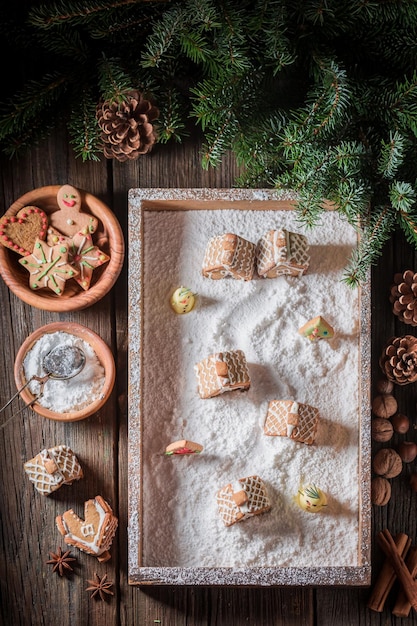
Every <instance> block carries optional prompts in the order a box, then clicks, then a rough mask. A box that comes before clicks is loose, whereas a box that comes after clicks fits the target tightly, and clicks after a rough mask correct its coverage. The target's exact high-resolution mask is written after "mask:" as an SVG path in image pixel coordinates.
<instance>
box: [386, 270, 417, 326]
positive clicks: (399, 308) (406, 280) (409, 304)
mask: <svg viewBox="0 0 417 626" xmlns="http://www.w3.org/2000/svg"><path fill="white" fill-rule="evenodd" d="M389 299H390V302H391V304H392V305H393V308H392V311H393V313H394V315H397V316H398V318H399V319H400V320H401V322H404V324H411V326H417V274H414V272H413V271H412V270H406V271H405V272H404V273H403V274H395V276H394V284H393V285H392V287H391V293H390V298H389Z"/></svg>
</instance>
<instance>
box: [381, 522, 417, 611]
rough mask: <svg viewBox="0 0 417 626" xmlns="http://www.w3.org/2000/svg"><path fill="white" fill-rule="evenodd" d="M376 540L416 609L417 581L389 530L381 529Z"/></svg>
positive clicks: (416, 609)
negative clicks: (399, 552)
mask: <svg viewBox="0 0 417 626" xmlns="http://www.w3.org/2000/svg"><path fill="white" fill-rule="evenodd" d="M378 542H379V545H380V546H381V548H382V549H383V551H384V552H385V554H386V556H387V557H388V558H389V559H390V561H391V565H392V567H393V569H394V572H395V573H396V574H397V578H398V580H399V581H400V583H401V585H402V586H403V589H404V593H405V595H406V597H407V600H408V601H409V602H410V604H411V606H412V608H413V609H414V610H415V611H417V583H416V582H415V581H414V580H413V578H412V576H411V574H410V571H409V570H408V568H407V566H406V564H405V562H404V559H403V558H402V556H401V555H400V554H398V551H397V546H396V545H395V541H394V539H393V538H392V536H391V533H390V532H389V530H382V531H381V532H380V533H379V535H378Z"/></svg>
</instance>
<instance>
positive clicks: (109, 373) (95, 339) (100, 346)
mask: <svg viewBox="0 0 417 626" xmlns="http://www.w3.org/2000/svg"><path fill="white" fill-rule="evenodd" d="M56 332H63V333H68V334H70V335H74V336H76V337H79V338H81V339H82V340H83V341H85V342H86V343H88V344H89V345H90V346H91V347H92V348H93V350H94V352H95V353H96V355H97V358H98V360H99V361H100V363H101V365H102V366H103V368H104V384H103V388H102V391H101V394H100V397H99V398H97V399H96V400H94V401H93V402H92V403H91V404H89V405H88V406H86V407H84V408H83V409H81V410H79V411H72V412H68V413H58V412H55V411H51V410H50V409H47V408H46V407H44V406H42V405H41V404H39V403H38V402H35V403H34V404H33V405H32V407H31V408H32V409H33V410H34V411H35V412H36V413H38V414H39V415H42V416H43V417H47V418H48V419H52V420H56V421H58V422H76V421H78V420H83V419H85V418H86V417H89V416H90V415H92V414H93V413H95V412H96V411H98V410H99V409H100V408H101V407H102V406H103V405H104V404H105V403H106V402H107V400H108V399H109V397H110V394H111V392H112V390H113V386H114V381H115V378H116V368H115V363H114V358H113V354H112V352H111V350H110V348H109V347H108V346H107V344H106V343H105V342H104V341H103V340H102V339H101V337H99V336H98V335H97V334H96V333H95V332H93V331H92V330H90V329H89V328H87V327H86V326H83V325H82V324H77V323H75V322H53V323H51V324H46V325H45V326H42V327H41V328H38V329H37V330H35V331H34V332H33V333H32V334H31V335H29V337H27V338H26V339H25V341H24V342H23V343H22V345H21V346H20V348H19V350H18V352H17V355H16V359H15V363H14V379H15V382H16V386H17V388H18V389H20V388H21V387H22V386H23V385H24V384H25V383H26V382H27V380H26V378H25V373H24V367H23V363H24V360H25V357H26V354H27V353H28V351H29V350H31V348H32V347H33V346H34V345H35V343H36V342H37V341H38V340H39V339H40V338H41V337H43V336H44V335H45V334H46V333H56ZM79 375H80V376H82V372H81V373H80V374H79ZM74 380H75V379H74ZM46 384H48V382H47V383H46ZM20 397H21V399H22V401H23V402H24V403H25V404H29V403H30V402H32V401H33V400H34V398H35V396H33V394H32V393H31V392H30V390H29V387H26V389H23V390H22V391H21V392H20ZM16 410H17V409H16Z"/></svg>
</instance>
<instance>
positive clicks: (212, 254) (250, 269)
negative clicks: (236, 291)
mask: <svg viewBox="0 0 417 626" xmlns="http://www.w3.org/2000/svg"><path fill="white" fill-rule="evenodd" d="M255 251H256V245H255V244H254V243H252V242H251V241H247V240H246V239H244V238H243V237H240V236H239V235H234V234H233V233H226V234H224V235H217V236H216V237H212V238H211V239H210V240H209V242H208V244H207V247H206V252H205V255H204V260H203V270H202V271H203V276H205V277H206V278H212V279H213V280H219V279H221V278H226V277H228V276H230V277H231V278H236V279H238V280H252V277H253V274H254V271H255Z"/></svg>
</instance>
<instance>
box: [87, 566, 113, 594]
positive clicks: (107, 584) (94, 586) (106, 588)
mask: <svg viewBox="0 0 417 626" xmlns="http://www.w3.org/2000/svg"><path fill="white" fill-rule="evenodd" d="M94 576H95V577H96V580H88V581H87V582H88V583H89V584H90V587H87V589H86V591H92V592H93V593H92V594H91V598H95V597H96V598H98V597H100V600H106V599H107V598H106V594H107V595H110V596H114V593H113V591H111V588H112V587H113V583H112V582H111V580H107V574H104V576H103V577H102V578H100V576H99V575H98V574H96V572H94Z"/></svg>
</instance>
